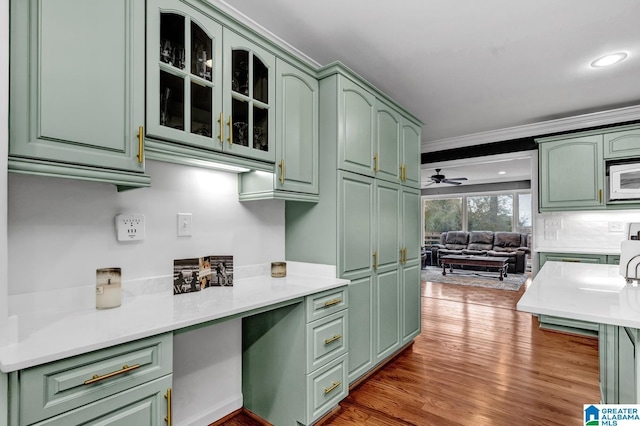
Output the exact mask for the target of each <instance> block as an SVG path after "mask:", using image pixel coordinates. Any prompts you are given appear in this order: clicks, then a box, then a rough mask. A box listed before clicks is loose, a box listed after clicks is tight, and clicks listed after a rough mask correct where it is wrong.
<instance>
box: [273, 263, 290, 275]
mask: <svg viewBox="0 0 640 426" xmlns="http://www.w3.org/2000/svg"><path fill="white" fill-rule="evenodd" d="M271 276H272V277H273V278H283V277H286V276H287V263H286V262H271Z"/></svg>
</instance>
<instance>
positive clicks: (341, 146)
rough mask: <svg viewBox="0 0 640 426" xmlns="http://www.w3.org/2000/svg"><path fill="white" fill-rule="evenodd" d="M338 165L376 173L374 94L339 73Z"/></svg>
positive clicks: (366, 173) (371, 173)
mask: <svg viewBox="0 0 640 426" xmlns="http://www.w3.org/2000/svg"><path fill="white" fill-rule="evenodd" d="M337 95H338V111H337V112H338V121H339V123H340V125H339V126H338V129H337V130H338V132H339V133H338V168H339V169H342V170H346V171H350V172H354V173H359V174H362V175H365V176H372V177H373V176H375V155H376V146H375V145H376V144H375V141H376V126H375V102H376V99H375V97H374V96H373V95H372V94H371V93H369V92H368V91H367V90H365V89H364V88H363V87H362V86H360V85H358V84H356V83H355V82H354V81H352V80H349V79H347V78H346V77H344V76H338V93H337Z"/></svg>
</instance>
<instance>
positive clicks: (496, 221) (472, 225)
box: [466, 195, 513, 232]
mask: <svg viewBox="0 0 640 426" xmlns="http://www.w3.org/2000/svg"><path fill="white" fill-rule="evenodd" d="M466 198H467V229H468V230H470V231H506V232H510V231H511V229H512V222H513V196H512V195H479V196H473V197H466Z"/></svg>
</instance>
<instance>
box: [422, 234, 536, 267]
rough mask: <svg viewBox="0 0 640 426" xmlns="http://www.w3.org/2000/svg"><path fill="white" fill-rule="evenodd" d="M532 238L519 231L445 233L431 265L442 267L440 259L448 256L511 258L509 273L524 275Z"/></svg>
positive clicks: (433, 250) (433, 251)
mask: <svg viewBox="0 0 640 426" xmlns="http://www.w3.org/2000/svg"><path fill="white" fill-rule="evenodd" d="M530 239H531V236H530V234H522V233H519V232H493V231H471V232H465V231H448V232H443V233H442V234H441V235H440V243H439V244H434V245H432V246H431V264H432V265H435V266H440V257H441V256H445V255H448V254H457V255H474V256H494V257H507V258H509V264H508V269H507V271H508V272H510V273H517V274H519V273H524V272H525V268H526V256H527V254H528V253H529V252H530V248H529V245H530Z"/></svg>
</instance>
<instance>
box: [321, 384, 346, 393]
mask: <svg viewBox="0 0 640 426" xmlns="http://www.w3.org/2000/svg"><path fill="white" fill-rule="evenodd" d="M341 384H342V382H333V383H332V384H331V386H329V387H328V388H324V394H325V395H326V394H328V393H329V392H331V391H332V390H334V389H335V388H337V387H338V386H340V385H341Z"/></svg>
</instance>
